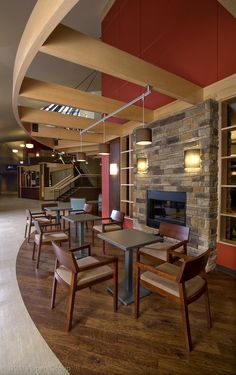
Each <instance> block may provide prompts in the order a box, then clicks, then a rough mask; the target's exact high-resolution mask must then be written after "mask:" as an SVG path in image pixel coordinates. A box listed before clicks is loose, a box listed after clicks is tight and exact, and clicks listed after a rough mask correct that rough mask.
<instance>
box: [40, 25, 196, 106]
mask: <svg viewBox="0 0 236 375" xmlns="http://www.w3.org/2000/svg"><path fill="white" fill-rule="evenodd" d="M40 51H41V52H43V53H47V54H49V55H51V56H55V57H58V58H60V59H63V60H67V61H70V62H73V63H75V64H80V65H83V66H86V67H89V68H91V69H95V70H98V71H100V72H102V73H106V74H109V75H111V76H114V77H117V78H120V79H124V80H126V81H128V82H132V83H135V84H137V85H140V86H144V87H145V86H147V85H151V86H152V87H153V89H154V90H155V91H158V92H161V93H163V94H165V95H168V96H171V97H173V98H176V99H181V100H183V101H185V102H188V103H191V104H196V103H198V102H199V101H201V100H202V99H203V90H202V88H201V87H200V86H198V85H196V84H194V83H192V82H190V81H188V80H186V79H184V78H182V77H180V76H177V75H176V74H173V73H170V72H168V71H167V70H164V69H162V68H159V67H158V66H155V65H153V64H150V63H148V62H146V61H144V60H142V59H140V58H138V57H136V56H133V55H131V54H129V53H127V52H125V51H122V50H120V49H118V48H115V47H112V46H111V45H109V44H106V43H104V42H102V41H100V40H98V39H95V38H92V37H90V36H88V35H85V34H83V33H81V32H79V31H76V30H73V29H71V28H70V27H67V26H64V25H62V24H60V25H58V26H57V27H56V29H55V30H54V31H53V32H52V34H51V35H50V36H49V38H48V39H47V40H46V42H45V43H44V45H43V46H42V47H41V48H40Z"/></svg>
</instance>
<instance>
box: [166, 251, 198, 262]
mask: <svg viewBox="0 0 236 375" xmlns="http://www.w3.org/2000/svg"><path fill="white" fill-rule="evenodd" d="M169 254H170V255H173V256H175V257H177V258H180V259H184V260H190V259H193V258H194V257H193V256H190V255H185V254H183V253H178V252H177V251H174V250H171V251H169Z"/></svg>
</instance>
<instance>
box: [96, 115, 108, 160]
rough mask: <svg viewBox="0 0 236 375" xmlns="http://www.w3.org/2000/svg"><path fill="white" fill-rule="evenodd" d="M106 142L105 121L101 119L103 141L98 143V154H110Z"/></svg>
mask: <svg viewBox="0 0 236 375" xmlns="http://www.w3.org/2000/svg"><path fill="white" fill-rule="evenodd" d="M105 142H106V134H105V121H104V119H103V143H100V144H99V145H98V154H99V155H110V145H109V144H108V143H105Z"/></svg>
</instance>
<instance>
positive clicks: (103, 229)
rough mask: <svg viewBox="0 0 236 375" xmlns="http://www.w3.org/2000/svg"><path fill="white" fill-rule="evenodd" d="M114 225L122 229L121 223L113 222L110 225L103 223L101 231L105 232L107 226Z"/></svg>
mask: <svg viewBox="0 0 236 375" xmlns="http://www.w3.org/2000/svg"><path fill="white" fill-rule="evenodd" d="M114 224H116V225H119V226H120V227H121V228H122V227H123V223H121V222H120V221H115V220H113V221H112V222H111V223H103V224H102V231H103V232H106V230H105V227H106V226H109V225H114Z"/></svg>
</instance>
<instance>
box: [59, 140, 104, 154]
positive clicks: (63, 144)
mask: <svg viewBox="0 0 236 375" xmlns="http://www.w3.org/2000/svg"><path fill="white" fill-rule="evenodd" d="M78 147H81V143H80V142H78V141H67V140H63V139H62V140H61V139H59V141H58V145H57V146H55V149H56V150H59V149H62V148H78ZM94 149H97V150H98V145H97V144H94V143H91V142H86V143H85V144H83V151H85V152H86V151H91V150H94Z"/></svg>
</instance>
